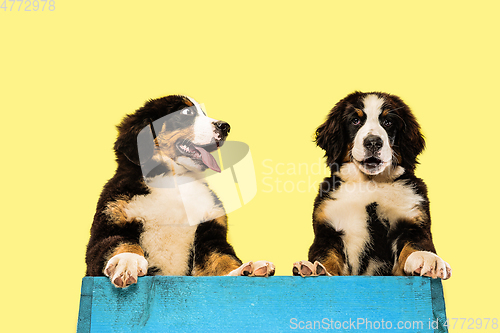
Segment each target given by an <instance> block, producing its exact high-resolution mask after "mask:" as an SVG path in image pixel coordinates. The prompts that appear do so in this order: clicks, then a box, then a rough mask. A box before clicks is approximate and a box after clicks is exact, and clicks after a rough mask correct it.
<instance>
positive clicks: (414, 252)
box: [293, 92, 451, 279]
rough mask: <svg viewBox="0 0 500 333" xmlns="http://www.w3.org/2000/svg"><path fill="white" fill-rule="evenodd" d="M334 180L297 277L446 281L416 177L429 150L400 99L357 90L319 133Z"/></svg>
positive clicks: (319, 201) (325, 186)
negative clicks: (403, 277) (422, 155)
mask: <svg viewBox="0 0 500 333" xmlns="http://www.w3.org/2000/svg"><path fill="white" fill-rule="evenodd" d="M316 143H317V145H318V146H319V147H321V148H322V149H324V150H325V157H326V160H327V163H328V165H329V167H330V169H331V177H328V178H325V179H324V181H323V182H322V183H321V185H320V188H319V193H318V195H317V197H316V199H315V202H314V212H313V228H314V235H315V237H314V242H313V244H312V245H311V247H310V249H309V258H308V259H309V260H308V261H299V262H296V263H295V264H294V267H293V274H294V275H301V276H315V275H421V276H429V277H432V278H441V279H448V278H449V277H450V276H451V268H450V265H448V263H446V262H445V261H443V260H442V259H441V258H440V257H438V256H437V255H436V250H435V248H434V244H433V242H432V236H431V219H430V214H429V199H428V198H427V187H426V185H425V183H424V182H423V181H422V180H421V179H419V178H417V177H415V174H414V170H415V166H416V164H417V163H418V162H417V156H418V155H419V154H420V153H421V152H422V150H423V149H424V147H425V141H424V138H423V136H422V134H421V132H420V126H419V124H418V123H417V121H416V119H415V117H414V116H413V114H412V112H411V110H410V108H409V107H408V106H407V105H406V104H405V103H404V102H403V101H402V100H401V99H400V98H399V97H397V96H394V95H390V94H386V93H381V92H372V93H362V92H354V93H352V94H350V95H348V96H347V97H345V98H344V99H342V100H341V101H339V102H338V103H337V104H336V105H335V107H334V108H333V109H332V110H331V111H330V113H329V115H328V117H327V119H326V121H325V122H324V123H323V124H322V125H321V126H319V128H318V129H317V130H316Z"/></svg>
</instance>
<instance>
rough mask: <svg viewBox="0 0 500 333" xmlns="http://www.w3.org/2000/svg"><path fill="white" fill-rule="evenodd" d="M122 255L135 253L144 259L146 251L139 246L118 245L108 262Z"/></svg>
mask: <svg viewBox="0 0 500 333" xmlns="http://www.w3.org/2000/svg"><path fill="white" fill-rule="evenodd" d="M120 253H135V254H138V255H140V256H143V257H144V251H143V250H142V248H141V247H140V246H139V245H137V244H128V243H122V244H120V245H118V246H117V247H116V248H115V249H114V250H113V252H112V253H110V254H109V255H108V256H107V260H109V259H111V258H113V257H114V256H116V255H118V254H120ZM107 260H106V261H107Z"/></svg>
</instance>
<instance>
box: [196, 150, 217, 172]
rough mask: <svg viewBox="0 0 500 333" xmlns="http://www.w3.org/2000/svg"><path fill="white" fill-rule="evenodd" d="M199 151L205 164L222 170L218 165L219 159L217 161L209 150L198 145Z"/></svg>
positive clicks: (213, 168)
mask: <svg viewBox="0 0 500 333" xmlns="http://www.w3.org/2000/svg"><path fill="white" fill-rule="evenodd" d="M194 147H195V148H196V150H197V151H199V152H200V154H201V160H202V161H203V163H205V165H206V166H207V167H209V168H210V169H212V170H214V171H216V172H220V168H219V166H218V165H217V161H215V158H214V157H213V156H212V155H211V154H210V153H209V152H208V151H206V150H205V149H203V148H201V147H196V146H194Z"/></svg>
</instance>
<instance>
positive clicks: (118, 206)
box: [104, 199, 129, 225]
mask: <svg viewBox="0 0 500 333" xmlns="http://www.w3.org/2000/svg"><path fill="white" fill-rule="evenodd" d="M127 205H128V203H127V201H125V200H121V199H120V200H116V201H112V202H110V203H108V204H107V206H106V209H105V210H104V213H105V214H106V215H108V216H109V217H110V219H111V222H113V223H116V224H118V225H124V224H125V223H127V222H129V219H128V216H127V213H126V211H125V210H126V208H127Z"/></svg>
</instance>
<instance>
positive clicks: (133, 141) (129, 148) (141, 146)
mask: <svg viewBox="0 0 500 333" xmlns="http://www.w3.org/2000/svg"><path fill="white" fill-rule="evenodd" d="M117 128H118V132H119V134H118V138H117V139H116V142H115V146H114V148H115V152H116V155H117V156H118V155H119V153H121V154H123V155H125V157H127V159H128V160H130V161H131V162H132V163H134V164H136V165H141V164H145V163H146V162H148V161H149V160H150V159H151V158H152V157H153V154H154V149H155V145H154V139H153V133H152V132H151V124H150V123H149V122H148V121H147V120H146V119H145V120H143V121H137V119H136V117H134V115H129V116H127V117H125V119H124V120H123V121H122V122H121V123H120V125H118V126H117Z"/></svg>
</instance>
